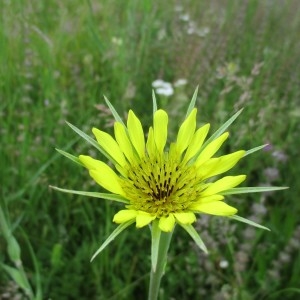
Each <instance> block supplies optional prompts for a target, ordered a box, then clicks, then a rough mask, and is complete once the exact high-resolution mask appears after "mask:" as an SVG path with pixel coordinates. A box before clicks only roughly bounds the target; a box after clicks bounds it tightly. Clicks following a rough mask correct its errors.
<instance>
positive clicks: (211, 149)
mask: <svg viewBox="0 0 300 300" xmlns="http://www.w3.org/2000/svg"><path fill="white" fill-rule="evenodd" d="M228 136H229V133H228V132H224V133H223V134H222V135H221V136H219V137H218V138H216V139H215V140H213V141H212V142H211V143H209V144H208V145H207V146H206V147H205V148H204V149H203V151H202V152H201V153H200V155H199V156H198V158H197V160H196V165H197V166H200V165H202V164H203V163H204V162H206V161H207V160H209V159H210V158H211V157H212V156H213V155H214V154H215V153H216V152H217V151H218V150H219V149H220V147H221V146H222V144H223V143H224V142H225V140H226V139H227V138H228Z"/></svg>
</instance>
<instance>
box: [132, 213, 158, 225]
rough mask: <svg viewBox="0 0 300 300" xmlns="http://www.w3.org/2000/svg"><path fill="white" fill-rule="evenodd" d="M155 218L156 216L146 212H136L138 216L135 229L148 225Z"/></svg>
mask: <svg viewBox="0 0 300 300" xmlns="http://www.w3.org/2000/svg"><path fill="white" fill-rule="evenodd" d="M155 218H156V216H153V215H151V214H149V213H147V212H144V211H138V214H137V216H136V227H137V228H141V227H144V226H146V225H148V224H149V223H150V222H151V221H153V220H154V219H155Z"/></svg>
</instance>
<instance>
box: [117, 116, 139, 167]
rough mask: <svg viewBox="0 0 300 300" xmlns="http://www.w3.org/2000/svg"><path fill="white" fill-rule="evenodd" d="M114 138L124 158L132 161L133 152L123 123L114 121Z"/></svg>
mask: <svg viewBox="0 0 300 300" xmlns="http://www.w3.org/2000/svg"><path fill="white" fill-rule="evenodd" d="M114 130H115V138H116V141H117V143H118V144H119V146H120V149H121V151H122V152H123V153H124V154H125V156H126V158H127V159H128V160H129V161H130V162H132V161H133V159H134V152H133V149H132V145H131V142H130V140H129V138H128V136H127V133H126V129H125V127H124V125H123V124H121V123H119V122H115V124H114Z"/></svg>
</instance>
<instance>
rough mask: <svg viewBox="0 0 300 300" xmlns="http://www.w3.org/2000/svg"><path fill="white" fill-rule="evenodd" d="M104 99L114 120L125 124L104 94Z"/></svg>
mask: <svg viewBox="0 0 300 300" xmlns="http://www.w3.org/2000/svg"><path fill="white" fill-rule="evenodd" d="M104 100H105V102H106V104H107V106H108V107H109V109H110V111H111V113H112V114H113V116H114V118H115V120H116V121H117V122H120V123H122V124H123V125H124V126H125V124H124V122H123V120H122V118H121V117H120V115H119V114H118V112H117V111H116V110H115V108H114V107H113V105H112V104H111V103H110V101H109V100H108V99H107V98H106V97H105V96H104ZM125 127H126V126H125Z"/></svg>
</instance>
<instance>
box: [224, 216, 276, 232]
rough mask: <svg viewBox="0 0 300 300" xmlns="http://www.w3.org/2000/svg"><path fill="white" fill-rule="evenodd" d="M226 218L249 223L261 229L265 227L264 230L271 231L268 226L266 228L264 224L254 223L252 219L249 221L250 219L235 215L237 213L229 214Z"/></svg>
mask: <svg viewBox="0 0 300 300" xmlns="http://www.w3.org/2000/svg"><path fill="white" fill-rule="evenodd" d="M228 218H230V219H234V220H236V221H239V222H243V223H246V224H248V225H251V226H254V227H258V228H261V229H265V230H268V231H271V230H270V229H269V228H267V227H265V226H262V225H260V224H257V223H255V222H254V221H251V220H248V219H245V218H242V217H240V216H237V215H233V216H230V217H228Z"/></svg>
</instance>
